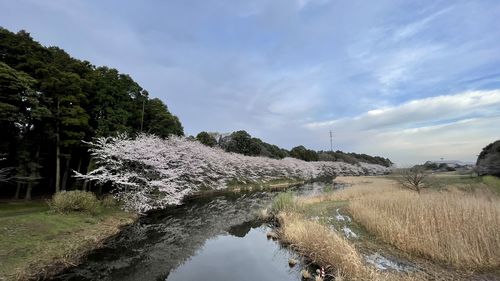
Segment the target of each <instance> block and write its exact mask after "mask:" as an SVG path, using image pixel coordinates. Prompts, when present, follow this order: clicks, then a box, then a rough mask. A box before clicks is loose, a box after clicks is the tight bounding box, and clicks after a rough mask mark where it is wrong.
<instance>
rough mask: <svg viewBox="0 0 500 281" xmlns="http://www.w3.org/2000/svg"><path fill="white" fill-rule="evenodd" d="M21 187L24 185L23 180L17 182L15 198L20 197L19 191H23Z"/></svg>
mask: <svg viewBox="0 0 500 281" xmlns="http://www.w3.org/2000/svg"><path fill="white" fill-rule="evenodd" d="M21 187H22V184H21V182H17V185H16V194H15V195H14V199H16V200H17V199H19V193H20V192H21Z"/></svg>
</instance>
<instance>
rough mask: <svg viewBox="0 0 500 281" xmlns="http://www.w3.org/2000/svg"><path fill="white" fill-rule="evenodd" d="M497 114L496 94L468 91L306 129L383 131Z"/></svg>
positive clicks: (499, 105) (498, 96)
mask: <svg viewBox="0 0 500 281" xmlns="http://www.w3.org/2000/svg"><path fill="white" fill-rule="evenodd" d="M499 111H500V90H491V91H472V92H465V93H460V94H456V95H443V96H436V97H430V98H424V99H417V100H411V101H408V102H406V103H403V104H400V105H397V106H390V107H383V108H377V109H373V110H370V111H367V112H366V113H364V114H361V115H359V116H356V117H352V118H344V119H337V120H330V121H324V122H313V123H309V124H306V127H309V128H320V127H331V126H335V127H337V126H340V127H346V128H351V129H357V130H374V129H379V128H383V127H405V128H407V127H411V126H412V125H415V124H417V125H418V124H420V123H425V122H439V121H445V120H450V119H457V118H465V117H467V116H470V115H473V114H476V115H488V114H491V113H495V112H496V113H498V112H499Z"/></svg>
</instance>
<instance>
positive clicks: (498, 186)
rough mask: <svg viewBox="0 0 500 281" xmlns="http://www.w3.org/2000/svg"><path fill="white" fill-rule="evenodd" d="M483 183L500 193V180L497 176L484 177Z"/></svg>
mask: <svg viewBox="0 0 500 281" xmlns="http://www.w3.org/2000/svg"><path fill="white" fill-rule="evenodd" d="M482 181H483V183H484V184H486V185H487V186H488V187H490V188H491V189H493V190H494V191H496V192H498V193H500V178H497V177H495V176H483V177H482Z"/></svg>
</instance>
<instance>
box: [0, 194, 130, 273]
mask: <svg viewBox="0 0 500 281" xmlns="http://www.w3.org/2000/svg"><path fill="white" fill-rule="evenodd" d="M133 220H134V215H132V214H129V213H125V212H123V211H120V210H118V209H111V208H104V209H103V210H102V211H101V212H99V213H98V214H96V215H89V214H85V213H70V214H60V213H55V212H53V211H51V210H50V209H49V206H48V205H47V203H46V202H44V201H33V202H24V201H19V202H0V280H25V279H27V278H29V277H33V276H49V275H51V274H53V273H54V272H56V271H57V270H60V269H62V268H64V267H67V266H69V265H73V264H74V263H77V262H78V260H79V258H80V257H81V256H82V255H84V254H85V253H86V252H87V251H88V250H90V249H93V248H95V247H97V246H99V244H100V243H101V242H102V241H103V239H105V238H107V237H109V236H112V235H114V234H116V233H117V232H118V231H119V228H120V227H121V226H123V225H126V224H129V223H131V222H132V221H133Z"/></svg>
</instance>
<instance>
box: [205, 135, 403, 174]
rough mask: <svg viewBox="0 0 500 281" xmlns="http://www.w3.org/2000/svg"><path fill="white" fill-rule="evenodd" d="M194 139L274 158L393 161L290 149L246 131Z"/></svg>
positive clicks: (382, 163)
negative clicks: (270, 142) (255, 136)
mask: <svg viewBox="0 0 500 281" xmlns="http://www.w3.org/2000/svg"><path fill="white" fill-rule="evenodd" d="M196 139H197V140H198V141H199V142H201V143H203V144H205V145H207V146H210V147H220V148H222V149H224V150H225V151H227V152H235V153H240V154H244V155H248V156H265V157H270V158H274V159H283V158H285V157H293V158H297V159H301V160H304V161H332V162H345V163H349V164H356V163H359V162H365V163H370V164H378V165H382V166H385V167H390V166H391V165H392V164H393V163H392V162H391V160H389V159H388V158H383V157H380V156H371V155H367V154H358V153H345V152H342V151H340V150H337V151H335V152H334V151H314V150H311V149H307V148H306V147H304V146H303V145H299V146H296V147H294V148H292V149H291V150H290V151H288V150H286V149H283V148H280V147H278V146H276V145H272V144H269V143H266V142H263V141H262V140H261V139H258V138H254V137H252V136H251V135H250V134H249V133H247V132H246V131H236V132H233V133H231V134H229V135H221V134H219V133H208V132H200V133H199V134H198V135H196Z"/></svg>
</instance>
